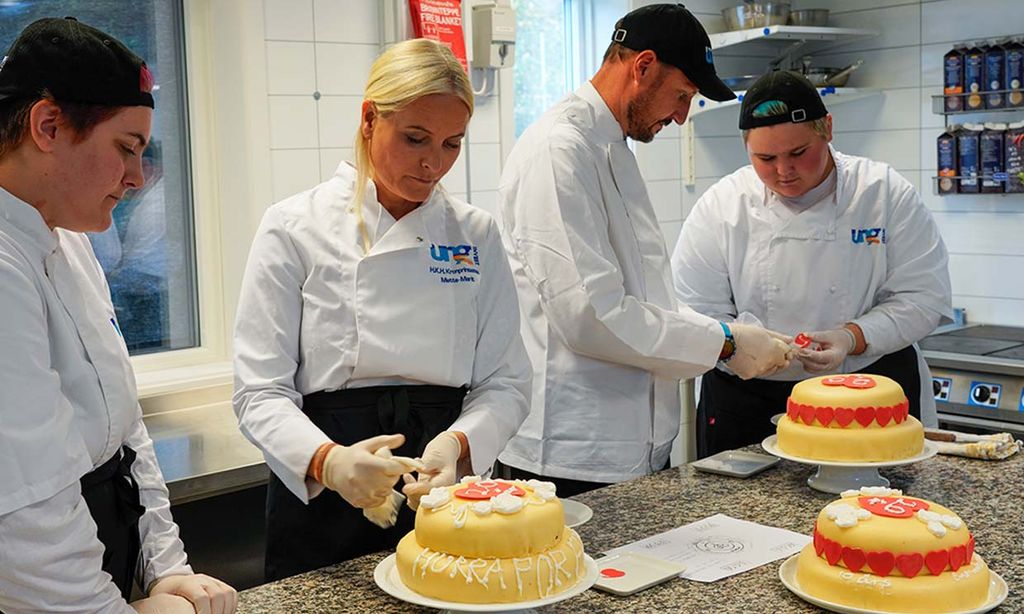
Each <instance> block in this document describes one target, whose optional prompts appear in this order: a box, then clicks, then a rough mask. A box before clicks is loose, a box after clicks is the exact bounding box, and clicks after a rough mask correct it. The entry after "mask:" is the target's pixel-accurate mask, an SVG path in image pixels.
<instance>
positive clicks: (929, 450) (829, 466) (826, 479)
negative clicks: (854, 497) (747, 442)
mask: <svg viewBox="0 0 1024 614" xmlns="http://www.w3.org/2000/svg"><path fill="white" fill-rule="evenodd" d="M761 447H762V448H764V450H765V452H768V453H769V454H773V455H775V456H778V457H779V458H784V459H786V460H791V461H794V462H797V463H803V464H804V465H817V467H818V471H817V472H816V473H815V474H814V475H812V476H811V477H809V478H807V485H808V486H810V487H811V488H813V489H815V490H820V491H822V492H828V493H833V494H839V493H841V492H843V491H844V490H856V489H858V488H860V487H862V486H888V485H889V480H887V479H886V478H884V477H882V475H881V474H879V473H878V469H879V468H881V467H897V466H899V465H909V464H911V463H918V462H921V461H923V460H925V459H927V458H931V457H933V456H935V454H936V453H937V452H938V451H939V447H938V446H936V445H935V444H934V443H933V442H931V441H929V440H927V439H926V440H925V441H924V448H923V449H922V450H921V453H920V454H918V455H916V456H911V457H909V458H900V459H897V460H890V461H878V462H873V463H844V462H840V461H824V460H817V459H811V458H803V457H801V456H793V455H791V454H787V453H785V452H783V451H782V450H780V449H779V446H778V441H777V435H771V436H770V437H766V438H765V440H764V441H762V442H761Z"/></svg>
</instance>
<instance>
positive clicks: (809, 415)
mask: <svg viewBox="0 0 1024 614" xmlns="http://www.w3.org/2000/svg"><path fill="white" fill-rule="evenodd" d="M800 420H802V421H803V423H804V424H806V425H807V426H810V425H811V423H812V422H814V408H813V407H811V406H810V405H804V406H803V407H801V408H800Z"/></svg>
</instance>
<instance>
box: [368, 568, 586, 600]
mask: <svg viewBox="0 0 1024 614" xmlns="http://www.w3.org/2000/svg"><path fill="white" fill-rule="evenodd" d="M583 564H584V566H585V569H586V573H585V574H584V576H583V577H582V578H581V579H580V581H579V582H577V583H576V586H573V587H572V588H570V589H569V590H567V591H563V592H561V593H558V594H557V595H552V596H550V597H547V598H544V599H535V600H533V601H522V602H519V603H458V602H455V601H444V600H441V599H434V598H433V597H426V596H424V595H420V594H419V593H415V592H413V591H412V590H411V589H409V587H407V586H406V585H405V584H403V583H402V578H401V577H400V576H399V575H398V567H397V566H396V565H395V555H394V554H389V555H388V556H387V558H385V559H384V560H382V561H381V562H380V563H377V567H376V568H375V569H374V570H373V581H374V582H376V583H377V586H379V587H380V588H381V590H383V591H384V592H385V593H387V594H389V595H391V596H392V597H394V598H395V599H401V600H402V601H405V602H406V603H413V604H416V605H422V606H426V607H428V608H437V609H438V610H444V612H446V613H450V614H455V613H456V612H503V613H505V614H512V613H515V614H526V613H527V612H536V610H535V608H539V607H542V606H546V605H551V604H552V603H558V602H559V601H564V600H566V599H568V598H570V597H575V596H576V595H579V594H580V593H582V592H583V591H585V590H587V589H588V588H590V587H591V586H593V585H594V582H596V581H597V563H595V562H594V559H592V558H590V556H589V555H586V554H584V555H583Z"/></svg>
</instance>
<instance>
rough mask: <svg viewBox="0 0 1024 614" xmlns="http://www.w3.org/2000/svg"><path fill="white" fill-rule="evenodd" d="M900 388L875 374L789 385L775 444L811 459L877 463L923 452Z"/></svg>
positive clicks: (918, 424) (920, 431)
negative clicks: (791, 388) (790, 389)
mask: <svg viewBox="0 0 1024 614" xmlns="http://www.w3.org/2000/svg"><path fill="white" fill-rule="evenodd" d="M909 407H910V404H909V402H908V401H907V397H906V395H905V394H903V389H902V388H900V385H899V384H897V383H896V382H894V381H893V380H891V379H889V378H888V377H884V376H881V375H860V374H854V375H826V376H823V377H815V378H811V379H807V380H804V381H802V382H800V383H798V384H797V385H795V386H793V392H792V393H791V394H790V397H789V401H788V402H787V406H786V415H784V416H783V417H782V418H780V419H779V424H778V430H777V435H778V446H779V449H780V450H782V451H783V452H785V453H786V454H791V455H793V456H799V457H801V458H807V459H814V460H828V461H840V462H844V461H845V462H881V461H890V460H898V459H901V458H909V457H911V456H916V455H918V454H920V453H921V451H922V449H923V448H924V427H923V426H922V425H921V422H920V421H919V420H918V419H917V418H914V417H913V416H911V415H909V413H908V410H909Z"/></svg>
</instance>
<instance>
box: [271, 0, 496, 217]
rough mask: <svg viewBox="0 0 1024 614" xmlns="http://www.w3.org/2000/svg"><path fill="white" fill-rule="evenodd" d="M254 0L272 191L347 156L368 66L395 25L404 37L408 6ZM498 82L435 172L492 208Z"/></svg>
mask: <svg viewBox="0 0 1024 614" xmlns="http://www.w3.org/2000/svg"><path fill="white" fill-rule="evenodd" d="M263 2H264V4H263V6H264V17H265V22H266V25H265V30H266V31H265V33H264V38H265V42H266V54H267V94H268V96H269V98H270V101H269V108H270V117H269V122H270V129H269V132H270V146H271V163H272V165H273V169H272V182H273V193H274V199H275V200H279V199H281V198H284V197H286V196H289V195H291V194H294V193H295V192H298V191H300V190H304V189H307V188H309V187H311V186H313V185H315V184H316V183H318V182H320V181H323V180H326V179H327V178H328V177H329V176H330V175H331V174H332V173H333V172H334V169H335V168H337V166H338V164H339V163H340V162H341V161H342V160H352V155H353V149H352V145H353V140H354V138H355V133H356V130H357V128H358V126H359V109H360V105H361V103H362V92H363V88H364V86H365V84H366V78H367V76H368V74H369V70H370V66H371V64H372V63H373V60H374V59H375V58H376V57H377V55H378V54H379V53H380V51H381V49H382V48H383V47H384V46H385V45H388V44H391V43H393V42H394V41H395V39H396V38H398V35H397V34H396V31H397V30H398V29H402V30H403V33H402V34H401V37H402V38H404V37H405V33H404V29H405V27H406V24H405V23H404V22H403V21H402V19H403V18H404V14H403V11H406V10H408V9H407V7H406V6H405V3H404V2H403V1H401V0H263ZM476 2H477V0H473V1H472V2H469V3H466V4H467V7H469V6H471V5H472V4H475V3H476ZM474 76H475V77H476V78H477V79H479V77H480V75H474ZM480 85H481V83H480V82H476V83H474V86H475V87H478V88H479V87H480ZM507 89H508V91H509V92H511V88H507ZM500 90H501V88H500V84H499V85H497V86H496V87H495V88H494V91H493V92H492V93H490V94H488V95H483V96H477V97H476V101H475V104H476V109H475V112H474V114H473V119H472V120H471V121H470V125H469V131H468V135H467V139H466V140H465V142H464V144H463V150H462V154H461V155H460V156H459V159H458V161H457V162H456V164H455V166H454V167H453V168H452V170H451V171H450V172H449V173H448V175H447V176H446V177H445V178H444V180H443V184H444V186H445V187H446V188H447V189H448V190H449V192H451V193H452V194H455V195H456V196H458V197H460V198H464V199H466V200H468V201H470V202H472V203H474V204H476V205H478V206H480V207H483V208H484V209H488V210H491V211H492V212H493V210H494V209H495V203H496V200H497V198H496V196H497V194H496V190H497V187H498V178H499V177H500V174H501V151H503V148H502V141H501V129H500V127H501V117H500V115H499V113H500V109H501V101H499V97H500V95H499V94H500ZM315 94H316V95H318V96H319V99H317V98H316V97H315ZM508 104H511V100H508ZM470 160H472V163H471V164H470V162H469V161H470Z"/></svg>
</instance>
